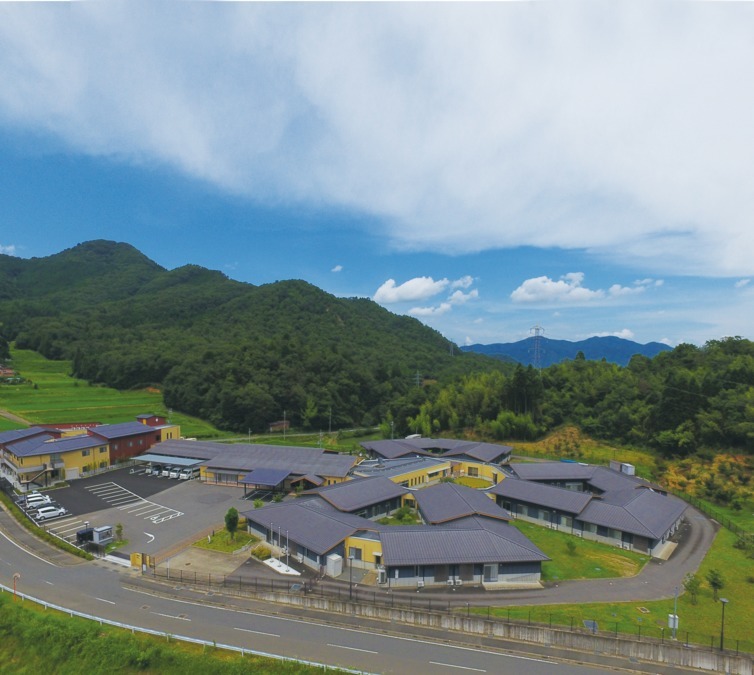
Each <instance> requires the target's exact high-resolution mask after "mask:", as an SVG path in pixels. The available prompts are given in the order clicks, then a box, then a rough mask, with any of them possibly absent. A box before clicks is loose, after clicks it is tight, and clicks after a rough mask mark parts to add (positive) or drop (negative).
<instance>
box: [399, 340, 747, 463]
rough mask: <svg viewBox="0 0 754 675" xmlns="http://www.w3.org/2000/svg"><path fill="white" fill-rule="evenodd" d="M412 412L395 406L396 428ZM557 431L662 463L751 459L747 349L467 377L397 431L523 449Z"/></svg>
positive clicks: (724, 343)
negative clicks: (728, 456) (469, 435)
mask: <svg viewBox="0 0 754 675" xmlns="http://www.w3.org/2000/svg"><path fill="white" fill-rule="evenodd" d="M411 403H412V402H410V401H406V400H405V399H404V400H403V401H399V402H397V403H396V405H395V408H394V411H395V414H396V420H397V421H398V420H402V418H403V415H404V413H405V412H406V411H408V410H410V409H411V408H412V405H411ZM564 423H571V424H575V425H577V426H579V427H580V428H581V429H583V430H584V431H585V432H586V433H588V434H590V435H591V436H593V437H595V438H601V439H605V440H609V441H613V442H617V443H622V444H629V445H637V446H644V447H653V448H655V449H657V450H658V451H659V452H660V453H662V454H663V455H665V456H668V457H670V456H685V455H689V454H691V453H694V452H696V451H697V450H699V449H712V450H717V449H726V450H731V449H736V450H748V451H751V450H752V448H754V343H752V342H750V341H749V340H744V339H741V338H726V339H723V340H713V341H710V342H708V343H707V344H706V345H704V347H701V348H699V347H695V346H693V345H689V344H682V345H679V346H678V347H676V348H675V349H674V350H672V351H669V352H663V353H661V354H658V355H657V356H656V357H655V358H653V359H649V358H647V357H644V356H635V357H633V358H632V359H631V361H630V363H629V365H628V366H627V367H625V368H622V367H620V366H617V365H615V364H611V363H607V362H605V361H587V360H586V359H585V358H584V357H583V355H580V356H579V357H577V358H576V359H575V360H573V361H565V362H563V363H560V364H557V365H552V366H550V367H548V368H544V369H542V370H541V371H538V370H535V369H534V368H533V367H531V366H528V367H526V368H525V367H523V366H521V365H519V366H517V367H516V370H515V372H514V373H513V374H511V375H508V376H506V375H505V374H503V373H482V374H475V375H471V376H468V377H465V378H463V379H461V380H459V381H458V382H456V383H453V384H450V385H447V386H444V387H438V388H436V389H434V390H432V391H431V392H429V396H428V398H427V399H426V400H425V401H424V402H423V403H422V404H421V407H420V410H419V412H418V413H417V414H414V415H413V416H411V417H410V418H409V419H408V421H407V426H406V429H407V430H410V431H411V432H414V433H422V434H426V435H429V434H437V433H440V432H444V431H447V432H454V433H455V432H458V431H460V430H462V429H467V430H468V429H474V430H475V431H476V432H477V433H479V434H482V435H484V436H489V437H492V438H498V439H510V438H519V439H532V438H536V437H538V436H540V435H542V434H544V433H545V432H547V431H549V430H551V429H553V428H555V427H557V426H559V425H562V424H564Z"/></svg>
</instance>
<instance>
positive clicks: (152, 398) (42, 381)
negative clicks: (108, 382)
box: [0, 349, 229, 438]
mask: <svg viewBox="0 0 754 675" xmlns="http://www.w3.org/2000/svg"><path fill="white" fill-rule="evenodd" d="M11 354H12V356H13V367H14V368H15V369H16V370H17V371H18V372H19V373H20V374H21V376H22V377H24V378H25V379H26V380H27V381H30V383H27V384H20V385H2V386H0V409H2V410H7V411H9V412H11V413H13V414H15V415H18V416H19V417H22V418H23V419H25V420H28V422H29V423H30V424H54V423H57V422H101V423H102V424H116V423H119V422H131V421H133V420H134V418H135V417H136V416H137V415H140V414H142V413H155V414H160V415H165V416H168V411H167V410H166V408H165V406H164V404H163V402H162V394H161V393H160V392H159V391H157V390H146V389H140V390H137V391H118V390H116V389H109V388H108V387H99V386H90V385H89V384H88V383H87V382H85V381H84V380H77V379H76V378H73V377H71V376H70V372H71V364H70V362H69V361H50V360H49V359H46V358H44V357H43V356H41V355H40V354H37V353H36V352H32V351H29V350H24V349H13V350H12V351H11ZM170 421H171V422H173V423H175V424H180V425H181V434H182V435H183V436H189V437H195V438H220V437H223V436H228V435H229V434H227V433H224V432H221V431H219V430H217V429H215V428H214V427H213V426H212V425H210V424H208V423H207V422H204V421H203V420H199V419H196V418H194V417H189V416H188V415H182V414H180V413H171V414H170ZM0 425H2V426H0V429H2V430H7V429H17V428H19V427H20V426H21V425H19V424H14V423H12V422H10V421H8V420H5V419H4V418H0Z"/></svg>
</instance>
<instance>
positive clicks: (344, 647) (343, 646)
mask: <svg viewBox="0 0 754 675" xmlns="http://www.w3.org/2000/svg"><path fill="white" fill-rule="evenodd" d="M327 646H328V647H337V648H338V649H350V650H351V651H352V652H365V653H366V654H379V652H375V651H373V650H371V649H359V648H358V647H346V645H333V644H330V643H329V642H328V643H327ZM430 663H431V661H430Z"/></svg>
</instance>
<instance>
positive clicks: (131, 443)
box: [92, 428, 157, 464]
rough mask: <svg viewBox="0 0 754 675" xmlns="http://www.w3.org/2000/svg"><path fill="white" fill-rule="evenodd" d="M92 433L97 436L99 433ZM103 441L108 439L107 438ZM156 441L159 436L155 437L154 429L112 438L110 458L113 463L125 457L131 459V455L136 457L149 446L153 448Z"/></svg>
mask: <svg viewBox="0 0 754 675" xmlns="http://www.w3.org/2000/svg"><path fill="white" fill-rule="evenodd" d="M148 429H149V428H148ZM92 435H93V436H96V435H97V434H92ZM103 442H107V441H106V440H105V441H103ZM156 442H157V438H156V437H155V430H154V429H149V430H148V431H145V432H144V433H143V434H139V435H134V436H125V437H123V438H116V439H112V440H111V441H110V459H111V461H112V463H113V464H115V462H119V461H122V460H124V459H130V458H131V457H135V456H136V455H140V454H141V453H142V452H144V451H146V450H149V448H151V447H152V446H153V445H154V444H155V443H156Z"/></svg>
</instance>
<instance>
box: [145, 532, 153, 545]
mask: <svg viewBox="0 0 754 675" xmlns="http://www.w3.org/2000/svg"><path fill="white" fill-rule="evenodd" d="M144 534H146V535H147V536H148V537H152V538H151V539H150V540H149V541H148V542H147V544H151V543H152V542H153V541H154V535H153V534H149V532H145V533H144Z"/></svg>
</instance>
